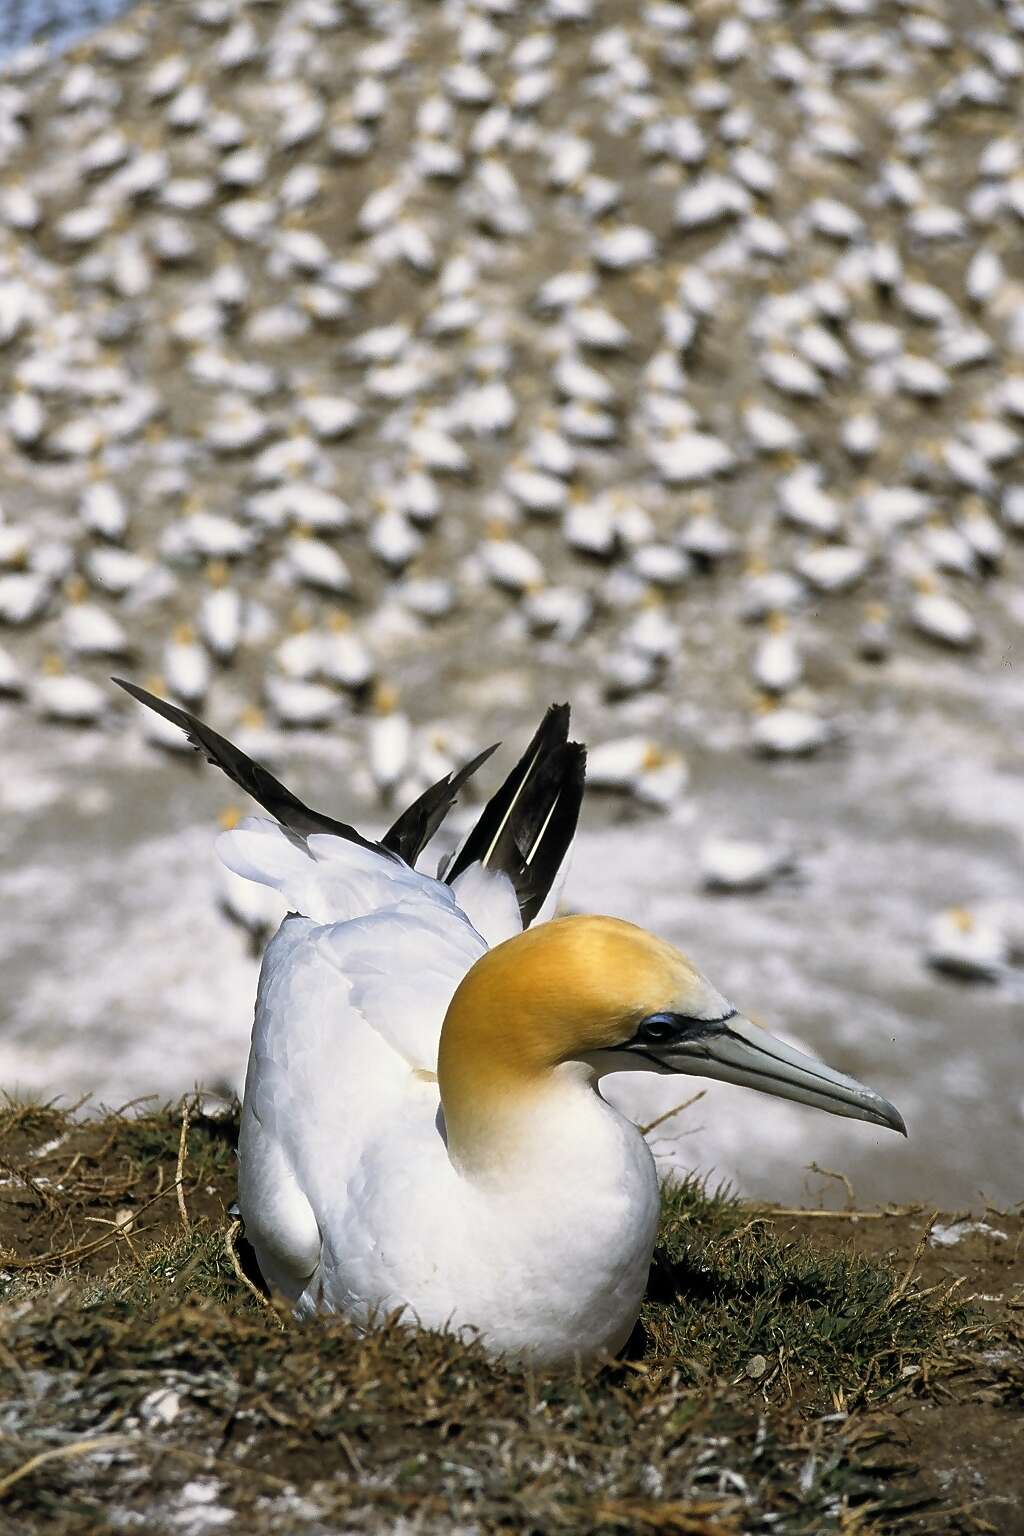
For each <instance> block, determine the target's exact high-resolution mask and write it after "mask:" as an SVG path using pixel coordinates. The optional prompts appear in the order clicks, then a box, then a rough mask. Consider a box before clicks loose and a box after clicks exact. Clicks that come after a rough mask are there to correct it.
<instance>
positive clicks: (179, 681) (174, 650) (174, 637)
mask: <svg viewBox="0 0 1024 1536" xmlns="http://www.w3.org/2000/svg"><path fill="white" fill-rule="evenodd" d="M163 673H164V677H165V678H166V680H167V687H168V689H169V690H170V692H171V693H172V694H173V695H174V696H175V698H178V699H180V700H181V701H182V703H183V704H201V703H202V701H203V699H205V697H206V694H207V691H208V689H209V686H210V658H209V656H208V655H207V653H206V651H205V650H204V648H203V646H202V645H201V644H200V642H199V640H198V639H197V637H196V634H195V631H194V630H193V629H192V626H191V625H190V624H178V625H176V626H175V629H174V631H173V633H172V634H171V637H170V639H169V640H168V642H167V644H166V645H165V646H164V652H163Z"/></svg>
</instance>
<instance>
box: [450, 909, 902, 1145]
mask: <svg viewBox="0 0 1024 1536" xmlns="http://www.w3.org/2000/svg"><path fill="white" fill-rule="evenodd" d="M573 1062H575V1063H578V1064H580V1066H582V1067H583V1068H585V1069H587V1070H589V1072H590V1073H591V1075H592V1076H593V1077H595V1078H597V1077H600V1076H602V1075H603V1074H604V1073H607V1072H622V1071H651V1072H676V1073H686V1074H691V1075H695V1076H699V1077H711V1078H718V1079H720V1080H721V1081H723V1082H731V1083H739V1084H742V1085H744V1086H746V1087H750V1088H758V1089H760V1090H761V1091H762V1092H765V1093H771V1094H774V1095H776V1096H777V1097H779V1098H787V1099H796V1100H798V1101H799V1102H801V1103H804V1104H813V1105H815V1106H817V1107H818V1108H820V1109H825V1110H828V1111H830V1112H831V1113H832V1114H837V1115H847V1116H850V1117H852V1118H853V1119H858V1120H869V1121H872V1122H873V1123H874V1124H876V1125H884V1126H889V1127H891V1128H892V1129H893V1130H896V1131H899V1132H900V1133H901V1134H903V1135H906V1127H905V1125H904V1123H903V1119H902V1117H901V1115H900V1114H899V1111H898V1110H897V1109H895V1108H894V1106H893V1105H892V1104H890V1103H889V1102H888V1101H887V1100H886V1099H883V1098H882V1097H881V1096H880V1095H879V1094H877V1093H875V1092H874V1090H873V1089H870V1088H865V1087H863V1086H862V1085H861V1084H860V1083H858V1082H856V1081H855V1079H853V1078H851V1077H847V1076H846V1075H845V1074H844V1073H842V1072H837V1071H835V1070H834V1069H833V1068H831V1067H828V1066H826V1065H825V1064H824V1063H823V1062H819V1061H817V1060H815V1059H814V1058H813V1057H811V1056H807V1055H805V1053H804V1052H802V1051H799V1050H796V1049H795V1048H794V1047H793V1046H790V1045H787V1044H785V1043H784V1042H783V1041H782V1040H779V1039H776V1038H775V1036H773V1035H771V1034H769V1033H768V1031H767V1030H764V1029H761V1028H760V1027H759V1026H758V1025H756V1024H754V1023H752V1022H751V1020H749V1019H747V1018H744V1017H743V1016H742V1015H741V1014H740V1013H739V1011H738V1010H737V1009H736V1008H734V1007H732V1006H731V1005H730V1004H729V1003H728V1002H726V1000H725V999H724V998H723V997H722V996H721V994H720V993H719V992H717V991H716V990H715V988H714V987H713V986H712V985H711V983H710V982H709V981H707V980H706V979H705V978H704V977H703V976H702V975H701V973H700V972H699V971H698V970H696V969H695V968H694V966H693V965H691V963H690V961H689V960H687V958H686V956H685V955H683V954H681V953H680V951H679V950H677V949H676V948H674V946H673V945H671V944H668V943H666V942H665V940H663V939H660V938H657V937H656V936H655V935H654V934H652V933H648V932H647V931H646V930H645V929H643V928H639V927H637V926H636V925H635V924H633V923H627V922H623V921H621V920H620V919H618V918H613V917H590V916H574V917H563V918H557V919H555V920H554V921H553V922H549V923H545V924H543V925H541V926H540V927H538V928H531V929H528V930H527V931H526V932H525V933H523V934H519V935H516V936H515V937H513V938H511V939H507V940H506V941H505V942H504V943H503V944H499V945H498V946H497V947H496V948H494V949H492V950H489V951H488V952H487V953H486V954H484V955H483V956H482V957H481V958H480V959H479V960H478V961H477V962H476V964H475V965H474V966H473V967H472V969H471V970H470V971H469V972H468V973H467V975H466V977H465V978H464V980H463V981H462V983H461V985H460V986H459V987H458V989H457V991H456V993H455V995H454V997H453V998H452V1001H451V1004H450V1006H449V1008H448V1012H447V1014H446V1016H445V1021H444V1025H443V1027H442V1030H441V1041H440V1047H439V1053H438V1081H439V1086H440V1094H441V1106H442V1109H443V1111H444V1117H445V1124H446V1127H447V1134H448V1149H449V1152H450V1154H451V1155H452V1157H453V1159H454V1160H455V1161H456V1163H457V1165H459V1166H460V1167H463V1168H465V1169H466V1170H468V1171H471V1170H473V1169H474V1168H477V1167H483V1166H486V1165H488V1164H493V1163H494V1162H495V1161H500V1160H501V1159H502V1158H503V1157H504V1156H505V1155H506V1154H507V1151H508V1141H509V1138H511V1137H514V1136H516V1135H520V1134H528V1133H529V1132H528V1126H529V1120H530V1111H531V1108H532V1106H533V1105H534V1104H535V1103H536V1102H537V1100H538V1098H539V1097H540V1096H542V1095H546V1094H551V1093H557V1091H558V1087H559V1084H560V1082H561V1080H562V1078H561V1075H560V1069H562V1068H563V1067H564V1066H566V1064H568V1063H573Z"/></svg>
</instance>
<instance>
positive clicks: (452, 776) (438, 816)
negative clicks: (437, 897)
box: [380, 742, 500, 865]
mask: <svg viewBox="0 0 1024 1536" xmlns="http://www.w3.org/2000/svg"><path fill="white" fill-rule="evenodd" d="M499 745H500V743H498V742H495V743H494V745H493V746H492V747H485V748H484V750H483V751H482V752H478V753H477V755H476V757H474V758H473V760H472V761H471V762H468V763H465V764H463V766H462V767H461V768H459V769H458V770H457V772H455V773H446V774H445V776H444V778H443V779H438V781H437V783H436V784H431V786H430V788H429V789H425V790H424V791H423V793H422V795H420V796H419V798H418V799H416V800H414V801H413V803H412V805H410V806H409V807H408V808H407V809H406V810H404V811H403V812H402V814H401V816H399V818H398V820H397V821H396V822H395V823H394V825H393V826H391V827H389V828H388V830H387V831H386V832H385V834H384V836H383V837H382V838H381V840H380V841H381V847H382V848H389V849H390V850H391V851H392V853H397V854H398V856H399V857H400V858H403V859H404V860H405V862H406V863H407V864H410V865H415V863H416V860H417V859H418V858H419V856H420V854H421V853H422V852H423V850H424V848H425V847H426V846H427V844H428V843H429V842H430V839H431V838H432V837H433V835H434V833H435V832H436V831H437V829H438V827H439V826H440V825H441V823H442V822H443V821H444V819H445V817H446V816H447V815H448V812H449V811H450V810H451V808H452V806H453V805H454V804H455V802H456V800H457V799H458V795H459V791H460V790H461V789H462V786H463V785H464V784H465V783H466V782H467V780H468V779H471V778H472V776H473V774H474V773H476V771H477V769H478V768H482V767H483V765H484V763H486V761H487V759H488V758H489V757H490V756H491V754H492V753H493V752H496V751H497V750H498V746H499Z"/></svg>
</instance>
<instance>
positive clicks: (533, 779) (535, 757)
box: [445, 704, 587, 927]
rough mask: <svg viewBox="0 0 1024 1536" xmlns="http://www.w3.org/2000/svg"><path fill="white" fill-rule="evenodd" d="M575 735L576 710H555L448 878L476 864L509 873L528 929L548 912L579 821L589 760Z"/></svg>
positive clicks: (559, 707)
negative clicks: (573, 718) (549, 898)
mask: <svg viewBox="0 0 1024 1536" xmlns="http://www.w3.org/2000/svg"><path fill="white" fill-rule="evenodd" d="M568 734H569V706H568V704H552V705H551V706H550V708H549V709H548V710H547V713H546V714H545V716H544V718H543V720H542V721H541V723H540V725H539V726H538V728H537V730H536V731H535V733H534V736H533V739H532V740H531V742H530V744H529V746H528V747H527V748H526V751H525V752H524V753H523V755H522V757H521V758H520V759H519V762H518V763H517V764H516V766H515V767H514V768H513V769H512V772H511V773H510V774H509V776H508V778H507V779H506V780H505V782H504V783H503V784H502V786H501V788H500V789H499V790H498V791H497V792H496V793H495V794H494V795H493V796H492V797H491V799H490V800H489V801H488V803H487V805H486V806H485V807H484V809H483V811H482V813H481V815H480V819H479V821H478V822H477V823H476V826H475V827H474V828H473V830H472V831H471V832H470V834H469V836H468V837H467V838H466V841H465V843H464V844H463V846H462V848H461V849H460V850H459V852H458V854H457V855H456V857H455V858H454V859H453V860H452V863H451V864H450V866H449V868H448V870H447V871H446V873H445V880H446V881H447V882H448V883H449V884H451V882H452V881H453V880H455V879H457V878H458V876H459V875H460V874H462V872H463V870H465V869H468V868H469V867H470V865H471V864H475V863H483V864H484V865H486V867H487V868H489V869H498V870H501V871H503V872H504V873H505V874H507V875H508V876H509V878H510V879H511V881H512V884H513V886H514V887H515V892H516V897H517V899H518V902H519V910H520V912H521V914H522V919H523V926H524V927H527V926H528V925H529V924H530V923H531V922H532V921H533V919H534V918H535V917H536V915H537V913H538V912H539V911H540V909H541V907H542V906H543V904H544V900H545V897H546V896H547V894H548V892H549V890H550V889H551V886H552V884H553V882H554V879H555V876H556V875H557V873H558V870H559V868H560V866H561V863H562V860H563V859H564V857H565V854H566V852H567V851H568V848H569V844H570V843H571V842H572V839H573V836H574V835H575V831H576V824H577V822H578V820H579V812H580V805H581V803H582V800H583V784H584V777H585V772H586V756H587V754H586V749H585V748H584V747H583V746H581V745H580V744H579V743H578V742H571V741H569V740H568V739H567V738H568Z"/></svg>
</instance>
